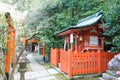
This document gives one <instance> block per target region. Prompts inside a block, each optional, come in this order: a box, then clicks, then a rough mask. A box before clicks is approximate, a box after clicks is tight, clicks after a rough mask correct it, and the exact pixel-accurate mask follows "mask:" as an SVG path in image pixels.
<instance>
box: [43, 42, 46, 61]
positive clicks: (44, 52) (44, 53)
mask: <svg viewBox="0 0 120 80" xmlns="http://www.w3.org/2000/svg"><path fill="white" fill-rule="evenodd" d="M45 56H46V50H45V44H44V45H43V60H44V62H45Z"/></svg>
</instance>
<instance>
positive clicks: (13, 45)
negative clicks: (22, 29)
mask: <svg viewBox="0 0 120 80" xmlns="http://www.w3.org/2000/svg"><path fill="white" fill-rule="evenodd" d="M12 34H13V35H12V38H13V39H12V67H13V64H14V61H15V46H16V30H15V29H14V31H13V32H12Z"/></svg>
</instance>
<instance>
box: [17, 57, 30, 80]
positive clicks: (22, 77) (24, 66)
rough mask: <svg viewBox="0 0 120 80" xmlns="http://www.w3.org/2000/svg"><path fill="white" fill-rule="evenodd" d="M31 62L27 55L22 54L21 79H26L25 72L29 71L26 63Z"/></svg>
mask: <svg viewBox="0 0 120 80" xmlns="http://www.w3.org/2000/svg"><path fill="white" fill-rule="evenodd" d="M28 63H29V60H28V59H27V57H25V56H22V57H21V58H20V60H19V68H18V72H20V80H25V72H26V71H27V67H26V65H27V64H28Z"/></svg>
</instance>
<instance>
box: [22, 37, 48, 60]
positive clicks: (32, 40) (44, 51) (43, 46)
mask: <svg viewBox="0 0 120 80" xmlns="http://www.w3.org/2000/svg"><path fill="white" fill-rule="evenodd" d="M26 40H27V38H26V36H20V42H22V43H23V46H26V45H25V44H26ZM28 42H30V43H37V42H39V40H37V39H36V38H33V39H31V40H29V41H28ZM40 48H41V52H42V56H43V60H44V62H45V56H46V47H45V45H42V47H40Z"/></svg>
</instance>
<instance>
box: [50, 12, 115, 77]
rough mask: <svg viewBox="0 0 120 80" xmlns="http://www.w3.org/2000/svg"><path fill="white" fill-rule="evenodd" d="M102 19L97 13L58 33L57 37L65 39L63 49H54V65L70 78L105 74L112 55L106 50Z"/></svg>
mask: <svg viewBox="0 0 120 80" xmlns="http://www.w3.org/2000/svg"><path fill="white" fill-rule="evenodd" d="M101 17H102V14H101V13H100V12H98V13H96V14H93V15H91V16H89V17H87V18H85V19H82V20H80V21H79V22H78V24H77V25H75V26H71V27H68V28H65V29H63V30H61V31H59V32H57V35H58V36H64V37H65V40H64V49H57V48H55V49H53V48H51V61H50V62H51V64H53V65H54V66H55V67H59V68H60V70H61V71H62V72H65V73H66V74H68V76H69V77H72V76H73V75H78V74H92V73H97V74H101V73H102V72H104V71H105V70H106V69H107V63H108V61H109V60H110V59H111V58H112V57H113V54H112V53H110V52H105V51H104V38H103V37H102V33H103V28H101V27H100V26H101V25H102V24H103V21H102V19H101ZM59 65H60V66H59Z"/></svg>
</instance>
